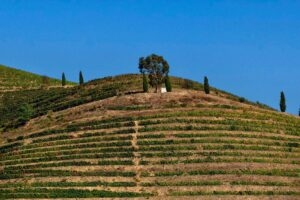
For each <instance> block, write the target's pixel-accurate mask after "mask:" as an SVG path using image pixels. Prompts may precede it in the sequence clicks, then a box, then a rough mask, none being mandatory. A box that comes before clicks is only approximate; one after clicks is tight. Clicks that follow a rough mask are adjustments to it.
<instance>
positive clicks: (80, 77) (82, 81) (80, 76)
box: [79, 71, 84, 85]
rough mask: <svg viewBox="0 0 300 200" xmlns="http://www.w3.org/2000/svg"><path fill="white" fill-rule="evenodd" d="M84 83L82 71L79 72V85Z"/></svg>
mask: <svg viewBox="0 0 300 200" xmlns="http://www.w3.org/2000/svg"><path fill="white" fill-rule="evenodd" d="M83 83H84V80H83V75H82V72H81V71H80V72H79V85H82V84H83Z"/></svg>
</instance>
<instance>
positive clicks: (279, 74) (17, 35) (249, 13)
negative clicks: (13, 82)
mask: <svg viewBox="0 0 300 200" xmlns="http://www.w3.org/2000/svg"><path fill="white" fill-rule="evenodd" d="M299 10H300V1H297V0H265V1H264V0H247V1H246V0H245V1H244V0H239V1H236V0H232V1H229V0H223V1H222V0H215V1H214V0H206V1H199V0H95V1H93V0H88V1H87V0H60V1H58V0H43V1H41V0H1V3H0V27H1V28H0V63H1V64H4V65H8V66H12V67H15V68H18V69H23V70H26V71H30V72H34V73H38V74H42V75H47V76H50V77H55V78H61V74H62V72H64V73H65V74H66V77H67V79H68V80H72V81H76V82H77V81H78V74H79V71H80V70H82V72H83V75H84V78H85V80H92V79H96V78H100V77H104V76H111V75H118V74H123V73H138V72H139V71H138V59H139V57H141V56H148V55H150V54H152V53H155V54H159V55H162V56H163V57H164V58H165V59H166V60H167V61H168V63H169V65H170V75H174V76H180V77H184V78H189V79H193V80H196V81H199V82H203V77H204V76H207V77H208V79H209V82H210V85H212V86H214V87H217V88H220V89H222V90H226V91H229V92H231V93H234V94H237V95H239V96H243V97H245V98H247V99H249V100H252V101H259V102H262V103H265V104H268V105H270V106H272V107H274V108H276V109H279V97H280V92H281V91H284V93H285V96H286V101H287V112H289V113H292V114H298V110H299V107H300V92H299V86H300V78H299V77H298V76H299V75H300V12H299Z"/></svg>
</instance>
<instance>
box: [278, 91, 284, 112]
mask: <svg viewBox="0 0 300 200" xmlns="http://www.w3.org/2000/svg"><path fill="white" fill-rule="evenodd" d="M279 106H280V111H281V112H285V110H286V103H285V95H284V92H281V93H280V103H279Z"/></svg>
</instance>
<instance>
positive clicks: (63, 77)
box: [61, 72, 67, 86]
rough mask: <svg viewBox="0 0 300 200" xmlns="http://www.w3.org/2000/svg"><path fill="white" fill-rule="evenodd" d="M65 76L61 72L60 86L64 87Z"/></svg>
mask: <svg viewBox="0 0 300 200" xmlns="http://www.w3.org/2000/svg"><path fill="white" fill-rule="evenodd" d="M66 82H67V81H66V76H65V73H64V72H63V73H62V76H61V85H62V86H65V85H66Z"/></svg>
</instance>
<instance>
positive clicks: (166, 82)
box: [165, 75, 172, 92]
mask: <svg viewBox="0 0 300 200" xmlns="http://www.w3.org/2000/svg"><path fill="white" fill-rule="evenodd" d="M165 86H166V89H167V92H172V85H171V81H170V78H169V75H167V76H166V78H165Z"/></svg>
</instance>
